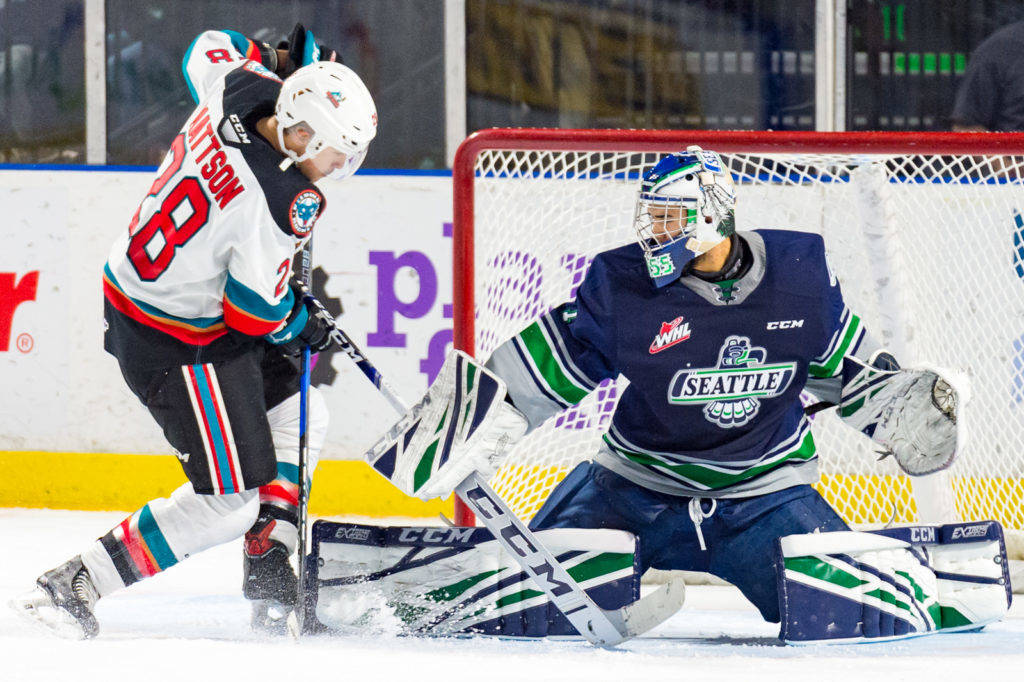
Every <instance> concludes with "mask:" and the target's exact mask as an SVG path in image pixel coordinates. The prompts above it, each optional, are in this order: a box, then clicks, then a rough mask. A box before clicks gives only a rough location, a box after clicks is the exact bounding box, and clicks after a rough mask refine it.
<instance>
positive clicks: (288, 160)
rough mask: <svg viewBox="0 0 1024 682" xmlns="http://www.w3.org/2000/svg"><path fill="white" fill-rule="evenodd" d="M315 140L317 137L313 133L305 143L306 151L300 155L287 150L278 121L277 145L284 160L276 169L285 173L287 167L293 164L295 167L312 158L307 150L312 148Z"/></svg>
mask: <svg viewBox="0 0 1024 682" xmlns="http://www.w3.org/2000/svg"><path fill="white" fill-rule="evenodd" d="M316 140H317V135H316V133H313V135H312V137H310V138H309V142H307V143H306V151H304V152H302V154H301V155H299V154H296V153H295V152H293V151H292V150H291V149H288V146H287V145H285V143H284V126H283V125H282V124H281V121H280V120H278V122H277V143H278V144H279V145H280V146H281V150H282V151H283V152H284V155H285V159H284V160H283V161H282V162H281V163H280V164H279V165H278V168H280V169H281V170H282V171H286V170H288V166H290V165H292V164H293V163H294V164H296V165H297V164H299V163H300V162H302V161H305V160H306V159H311V158H313V154H311V153H310V151H309V148H310V147H312V146H313V143H314V142H315V141H316Z"/></svg>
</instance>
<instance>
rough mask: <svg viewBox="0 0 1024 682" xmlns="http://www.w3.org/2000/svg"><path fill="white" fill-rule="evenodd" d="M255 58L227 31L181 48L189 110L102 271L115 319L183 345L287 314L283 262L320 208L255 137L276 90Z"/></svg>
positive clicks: (261, 330) (263, 327)
mask: <svg viewBox="0 0 1024 682" xmlns="http://www.w3.org/2000/svg"><path fill="white" fill-rule="evenodd" d="M252 58H255V60H254V59H252ZM258 59H259V50H258V49H257V48H256V46H255V44H254V43H252V41H249V40H248V39H246V38H245V37H244V36H242V35H241V34H238V33H235V32H233V31H207V32H205V33H203V34H202V35H200V36H199V37H198V38H197V39H196V40H195V41H194V42H193V43H192V45H191V46H190V47H189V50H188V52H187V53H186V56H185V62H184V65H183V71H184V74H185V79H186V82H187V84H188V86H189V90H190V91H191V92H192V94H193V96H194V97H195V98H196V99H197V101H198V106H197V107H196V109H195V111H194V112H193V113H192V115H191V116H190V117H189V119H188V121H187V122H186V123H185V125H184V127H183V128H182V130H181V132H180V133H179V134H178V135H177V136H176V137H175V138H174V140H173V142H172V143H171V148H170V151H169V152H168V154H167V157H166V158H165V159H164V162H163V163H162V164H161V165H160V167H159V168H158V169H157V173H156V179H155V181H154V182H153V184H152V186H151V187H150V189H149V192H148V193H147V195H146V197H145V198H144V199H143V201H142V203H141V205H140V206H139V208H138V210H137V211H136V213H135V215H134V216H133V217H132V219H131V222H130V224H129V226H128V229H127V230H125V231H123V232H122V234H121V235H120V237H119V238H118V239H117V241H116V242H115V244H114V246H113V248H112V249H111V252H110V256H109V259H108V261H107V264H106V267H105V268H104V291H105V295H106V297H107V299H108V300H109V301H110V302H111V303H112V304H113V305H114V307H115V308H117V310H118V311H120V312H121V313H123V314H125V315H127V316H128V317H130V318H132V319H133V320H135V321H137V322H141V323H142V324H145V325H147V326H149V327H153V328H155V329H158V330H160V331H161V332H164V333H166V334H169V335H170V336H172V337H174V338H176V339H178V340H179V341H182V342H184V343H187V344H192V345H207V344H209V343H211V342H213V341H214V340H216V339H217V338H219V337H221V336H223V335H224V334H226V333H227V331H228V328H231V329H233V330H235V331H239V332H242V333H243V334H247V335H251V336H262V335H265V334H269V333H271V332H273V331H275V330H277V329H278V328H280V327H281V325H282V323H283V321H284V320H285V319H286V318H287V316H288V314H289V313H290V311H291V309H292V307H293V304H294V296H293V294H292V292H291V290H290V288H289V287H288V279H289V276H290V274H291V260H292V257H293V255H294V253H295V251H296V250H297V249H298V248H299V247H300V246H301V244H302V243H303V241H304V240H305V239H306V238H308V236H309V234H310V232H311V230H312V228H313V225H314V223H315V222H316V220H317V218H318V217H319V215H320V214H321V213H322V211H323V208H324V205H325V202H324V199H323V195H322V194H321V193H320V191H319V190H318V189H317V188H316V187H315V186H314V185H313V184H311V183H310V182H309V181H308V180H307V179H306V177H305V176H304V175H302V173H301V172H300V171H299V170H298V169H297V168H295V167H294V166H290V167H289V168H288V169H287V170H285V171H282V170H280V168H279V164H280V162H281V161H283V160H284V158H285V157H284V156H283V155H281V154H280V153H279V152H277V151H276V150H275V149H274V148H273V147H272V146H271V144H270V143H269V142H268V141H267V140H265V139H264V138H263V137H262V136H261V135H260V134H259V133H258V132H257V130H256V124H257V122H258V121H259V120H260V119H262V118H266V117H268V116H271V115H272V114H273V112H274V103H275V102H276V99H277V94H278V92H279V91H280V87H281V80H280V79H279V78H278V77H277V76H276V75H274V74H273V73H272V72H271V71H269V70H268V69H267V68H265V67H264V66H263V65H262V64H261V63H260V62H259V61H258Z"/></svg>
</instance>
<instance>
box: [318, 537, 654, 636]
mask: <svg viewBox="0 0 1024 682" xmlns="http://www.w3.org/2000/svg"><path fill="white" fill-rule="evenodd" d="M537 537H538V539H539V540H540V541H541V542H543V543H544V545H545V546H547V547H548V548H549V549H550V550H551V551H552V552H553V553H554V554H555V555H556V556H557V557H558V558H559V561H560V562H561V563H562V565H563V566H564V567H565V568H566V569H567V570H568V572H569V574H570V575H571V576H572V577H573V578H575V579H576V580H577V581H578V582H579V583H580V584H581V586H582V587H583V588H584V589H585V590H586V591H587V592H588V594H590V595H591V597H592V598H593V599H594V600H595V601H597V602H598V603H600V604H601V605H602V606H603V607H604V608H618V607H621V606H625V605H626V604H630V603H632V602H634V601H636V600H637V599H639V597H640V593H639V587H640V576H639V573H638V570H637V565H636V538H635V537H634V536H633V535H631V534H629V533H626V532H625V531H619V530H608V529H553V530H546V531H538V532H537ZM313 552H314V557H315V561H314V562H313V565H314V566H316V569H315V570H316V574H315V576H314V579H313V580H312V581H311V589H312V590H313V594H312V595H311V596H312V597H313V599H314V600H315V604H316V608H315V613H316V616H317V619H318V620H319V621H320V622H321V624H323V625H324V626H326V627H328V628H329V629H331V630H336V631H342V632H362V633H363V634H366V633H367V632H378V633H387V634H426V635H452V634H470V633H472V634H490V635H502V636H505V637H548V636H566V637H579V634H578V633H577V632H576V630H575V628H573V626H572V625H570V624H569V622H568V621H567V620H566V619H565V617H564V616H563V615H562V614H561V612H559V611H558V609H556V608H555V607H554V605H553V604H551V602H550V601H549V599H548V597H547V595H546V594H544V593H543V592H541V591H540V590H538V589H537V588H536V585H535V584H534V583H533V581H532V579H531V578H530V576H529V575H527V574H526V573H525V572H523V571H522V570H521V568H520V567H519V565H518V564H516V563H515V561H514V560H513V559H512V558H511V557H510V556H509V554H508V552H505V551H504V550H503V549H502V547H501V545H500V544H498V543H497V542H496V541H495V540H494V539H493V536H492V535H491V534H490V532H489V531H488V530H487V529H485V528H438V527H387V528H386V527H380V526H367V525H359V524H348V523H331V522H327V521H317V522H316V523H315V524H314V526H313Z"/></svg>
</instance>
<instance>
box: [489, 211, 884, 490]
mask: <svg viewBox="0 0 1024 682" xmlns="http://www.w3.org/2000/svg"><path fill="white" fill-rule="evenodd" d="M739 236H740V239H742V240H743V241H744V242H745V244H746V245H747V247H748V248H749V251H750V253H751V265H750V267H749V269H748V270H747V271H746V273H745V274H744V275H743V276H742V277H740V278H739V279H734V280H725V281H722V282H717V283H711V282H706V281H704V280H701V279H698V278H697V277H694V276H686V277H682V278H680V280H679V281H678V282H676V283H674V284H672V285H670V286H668V287H665V288H662V289H656V288H655V287H654V285H653V283H652V281H651V278H650V276H649V275H648V274H647V269H646V266H645V263H644V259H643V254H642V252H641V249H640V246H639V245H638V244H629V245H627V246H623V247H620V248H617V249H614V250H611V251H606V252H603V253H600V254H598V255H597V256H596V257H595V258H594V261H593V263H592V264H591V266H590V269H589V270H588V272H587V275H586V277H585V279H584V281H583V283H582V285H581V286H580V288H579V291H578V293H577V296H576V298H575V300H573V301H570V302H568V303H565V304H563V305H561V306H559V307H557V308H555V309H554V310H552V311H551V312H549V313H547V314H545V315H543V316H542V317H541V318H540V319H538V320H537V321H536V322H534V323H533V324H531V325H530V326H529V327H527V328H526V329H524V330H523V331H522V332H520V333H519V334H517V335H516V336H515V337H513V338H512V339H511V340H509V341H508V342H506V343H504V344H503V345H502V346H500V347H499V348H498V349H497V350H496V351H495V352H494V354H493V355H492V356H491V358H490V360H489V361H488V366H489V367H491V368H492V369H493V370H494V371H495V372H496V373H497V374H498V375H499V376H501V377H502V378H503V379H505V380H506V381H507V383H508V386H509V395H510V397H511V398H512V400H513V402H514V403H515V405H516V407H517V408H519V409H520V410H522V411H523V412H524V413H525V414H526V416H527V418H528V419H529V420H530V425H531V427H535V426H537V425H539V424H540V423H541V422H542V421H544V420H545V419H547V418H548V417H550V416H551V415H553V414H555V413H557V412H559V411H561V410H563V409H565V408H567V407H569V406H571V405H574V404H576V403H578V402H579V401H580V400H582V399H583V397H584V396H586V395H587V394H588V393H590V392H591V391H593V390H594V389H595V388H596V387H597V385H598V384H599V383H600V382H601V381H603V380H605V379H614V378H616V377H618V376H620V375H621V376H623V377H625V378H626V379H628V380H629V385H628V387H627V388H626V389H625V391H623V393H622V395H621V397H620V399H619V402H618V405H617V407H616V409H615V413H614V415H613V416H612V420H611V425H610V428H609V430H608V432H607V434H606V435H605V436H604V443H603V445H602V447H601V450H600V452H598V453H597V454H596V457H595V459H596V461H597V462H598V463H600V464H602V465H603V466H606V467H608V468H610V469H612V470H613V471H615V472H616V473H619V474H620V475H622V476H625V477H626V478H628V479H630V480H631V481H633V482H634V483H637V484H639V485H643V486H645V487H648V488H652V489H654V490H659V491H661V492H666V493H671V494H679V495H699V496H704V497H716V496H717V497H729V496H746V495H755V494H763V493H768V492H772V491H775V490H780V489H783V488H787V487H790V486H793V485H799V484H803V483H813V482H815V481H816V480H817V478H818V473H817V463H816V455H815V444H814V439H813V437H812V435H811V430H810V421H809V420H808V418H807V417H806V416H805V415H804V412H803V406H802V404H801V401H800V392H801V390H802V389H803V388H804V387H805V386H807V387H808V389H809V390H812V391H814V392H815V393H816V394H817V395H818V396H819V397H821V398H822V399H827V400H831V401H833V402H838V396H839V390H840V376H841V371H842V368H843V362H842V360H843V357H844V356H847V355H856V356H858V357H861V358H862V359H866V358H867V357H868V355H869V354H870V353H871V352H872V351H873V350H875V349H876V346H875V343H874V342H873V341H872V340H870V338H869V337H867V335H866V333H865V330H864V327H863V325H862V324H861V321H860V318H858V317H857V315H855V314H853V313H852V312H851V311H850V310H849V309H848V308H847V307H846V305H845V304H844V302H843V297H842V294H841V292H840V287H839V283H838V282H837V281H836V279H835V277H834V276H833V275H832V273H831V271H830V270H829V267H828V265H827V263H826V260H825V248H824V243H823V241H822V239H821V237H820V236H818V235H814V234H808V233H802V232H791V231H783V230H765V231H754V232H743V233H740V235H739Z"/></svg>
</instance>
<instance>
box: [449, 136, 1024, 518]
mask: <svg viewBox="0 0 1024 682" xmlns="http://www.w3.org/2000/svg"><path fill="white" fill-rule="evenodd" d="M623 132H626V131H623ZM637 134H639V133H637ZM704 135H705V137H709V136H708V134H706V133H705V134H704ZM770 136H771V133H766V134H761V137H759V138H758V139H759V141H760V142H761V143H759V145H758V146H757V147H756V148H757V149H759V150H763V149H764V148H765V146H764V144H763V141H765V140H770V139H771V137H770ZM819 137H822V136H819ZM961 137H962V136H961ZM496 139H497V140H499V142H498V143H497V145H496V146H500V145H501V142H500V137H496ZM681 139H682V140H684V139H685V138H682V137H681ZM577 144H578V143H577V142H572V143H569V142H566V144H565V148H566V149H570V148H574V149H575V150H570V151H543V150H539V149H535V150H530V149H525V150H524V149H520V150H503V149H494V148H492V149H488V148H486V145H483V147H484V148H482V150H481V151H480V152H479V153H478V154H476V155H475V163H474V165H473V170H472V205H471V209H472V219H471V221H467V220H466V219H463V220H462V224H461V225H459V226H457V229H456V239H459V238H460V237H461V238H463V239H465V238H466V237H467V235H471V239H472V244H473V249H472V254H473V267H474V270H475V277H474V278H473V280H472V281H471V282H462V285H463V286H464V287H465V288H464V290H463V292H462V293H461V296H460V294H458V293H457V303H456V307H457V308H458V306H459V305H460V303H459V301H460V298H461V301H462V305H468V304H469V303H468V296H469V295H470V294H471V295H472V297H473V299H475V300H474V301H473V305H474V310H475V323H473V325H472V327H473V328H472V329H463V330H462V331H463V333H464V334H466V336H465V337H464V338H471V339H472V340H473V345H474V346H475V348H474V349H473V350H475V353H476V355H477V357H479V358H486V357H487V356H488V355H489V354H490V353H491V352H492V351H493V350H494V349H495V347H496V346H497V345H498V344H500V343H501V342H503V341H505V340H506V339H508V338H509V337H510V336H511V335H512V334H514V333H515V332H517V331H518V330H520V329H521V328H523V327H524V326H525V325H526V324H528V323H529V322H530V321H531V320H533V319H534V318H536V317H537V315H539V314H540V313H542V312H544V311H545V310H547V309H549V308H551V307H553V306H555V305H557V304H559V303H561V302H562V301H564V300H567V299H568V298H569V297H571V296H572V294H573V293H574V291H575V288H576V287H577V286H578V285H579V283H580V282H581V281H582V277H583V274H584V273H585V271H586V268H587V266H588V264H589V262H590V260H591V259H592V258H593V256H594V255H595V254H596V253H598V252H600V251H603V250H605V249H609V248H613V247H616V246H619V245H622V244H625V243H627V242H629V241H630V240H633V239H634V233H633V231H632V228H631V222H632V215H633V204H634V201H635V192H636V187H637V185H638V178H639V176H640V174H641V172H642V170H643V169H645V168H647V167H649V166H650V165H652V164H653V163H654V161H655V160H656V159H657V158H658V157H659V156H660V154H658V153H650V152H648V153H640V152H636V151H631V149H630V146H629V140H628V139H624V140H623V142H622V145H621V147H620V148H619V149H616V150H613V151H600V152H598V151H593V150H588V149H586V148H585V147H582V148H579V147H575V145H577ZM685 145H686V142H685V141H683V142H681V143H680V144H679V146H678V147H676V149H682V148H683V147H685ZM704 146H705V147H706V148H709V149H716V150H717V151H723V158H725V160H726V162H727V163H728V164H729V165H730V168H731V170H732V173H733V175H734V178H735V180H736V183H737V194H738V197H739V199H738V203H737V227H738V229H740V230H751V229H780V228H781V229H792V230H804V231H808V232H816V233H819V234H821V235H822V236H823V237H824V239H825V244H826V248H827V250H828V254H829V257H830V262H831V264H832V267H833V269H834V270H835V272H836V274H837V276H838V277H839V279H840V281H841V283H842V287H843V291H844V295H845V298H846V301H847V304H848V305H849V306H850V307H851V308H852V309H853V310H854V311H856V312H857V313H858V314H859V315H860V316H861V317H862V318H863V320H864V321H865V324H866V325H867V326H868V328H869V330H871V332H872V333H873V334H874V335H875V336H876V337H877V338H879V340H881V341H882V342H883V343H884V344H886V345H887V346H888V347H889V348H891V349H892V350H893V351H894V353H895V354H896V356H897V358H899V360H900V361H901V363H902V364H904V365H915V364H919V363H927V364H929V365H933V366H937V367H940V368H943V369H945V370H949V371H951V372H952V373H953V374H954V376H955V377H956V378H958V379H959V380H960V381H961V383H962V384H966V385H967V387H968V390H969V392H970V399H969V400H968V401H967V402H966V404H965V406H964V408H963V417H962V418H963V420H964V424H965V426H966V429H967V433H968V437H967V440H966V443H965V444H964V446H963V448H962V451H961V453H960V456H959V459H958V461H957V462H956V463H955V465H954V466H953V467H952V468H951V469H950V470H949V471H948V472H944V473H941V474H938V475H935V476H932V477H926V478H922V479H910V478H908V477H906V476H904V475H902V474H901V473H900V471H899V469H898V467H896V465H895V463H893V462H892V461H891V459H889V460H884V461H878V457H877V455H876V454H875V453H874V450H873V449H872V443H871V441H869V440H867V439H866V438H864V437H862V436H860V435H859V434H857V433H855V432H853V431H852V430H850V429H849V428H847V427H845V426H843V425H842V424H840V423H839V422H838V419H837V418H836V417H835V416H834V414H833V412H834V411H828V412H825V413H819V414H818V415H816V416H815V417H814V433H815V441H816V443H817V445H818V449H819V454H820V459H821V473H822V478H821V481H820V483H819V484H818V486H817V487H818V489H819V491H820V492H821V493H822V494H823V495H824V496H825V497H826V499H828V501H829V502H830V503H832V505H833V506H834V507H835V508H836V509H837V510H838V511H839V513H840V514H841V515H842V516H843V518H845V519H846V520H847V521H848V522H849V523H851V524H854V525H877V524H885V523H889V522H896V523H905V522H913V521H940V520H955V519H957V518H959V519H963V520H970V519H983V518H992V519H998V520H999V521H1001V522H1002V523H1003V524H1004V526H1005V527H1006V528H1007V529H1008V530H1011V531H1020V530H1021V529H1024V219H1022V214H1021V211H1022V210H1024V183H1022V180H1021V178H1022V176H1024V165H1022V159H1020V158H1016V157H995V156H986V155H981V154H959V155H951V154H942V155H932V154H928V153H925V152H926V150H924V149H921V148H920V147H919V146H918V148H917V149H916V151H915V152H914V153H912V154H894V153H886V154H849V153H800V152H799V148H798V147H794V146H791V145H790V146H787V147H786V148H785V150H784V151H781V150H780V152H779V153H776V152H774V151H772V152H764V151H759V152H758V153H744V152H741V151H735V148H736V144H735V143H732V145H731V149H733V151H730V150H728V149H723V148H722V146H720V145H716V144H715V143H714V141H713V140H708V141H706V142H704ZM820 147H821V145H820V144H819V145H818V146H817V148H819V149H820ZM648 148H649V147H648ZM634 149H635V147H634ZM467 168H468V165H467ZM463 179H464V180H465V178H463ZM455 182H456V184H458V183H459V182H460V176H459V170H458V169H457V170H456V178H455ZM458 196H462V197H463V199H462V200H465V197H466V192H462V194H461V195H459V193H458V192H457V197H458ZM458 201H459V199H458V198H457V206H456V211H457V213H458V212H459V210H460V208H459V205H458ZM463 208H465V207H463ZM464 215H468V212H466V213H465V214H464ZM467 222H470V224H468V225H467V224H466V223H467ZM459 248H460V245H459V244H456V249H457V250H458V249H459ZM457 252H458V251H457ZM456 286H457V289H458V287H459V283H457V285H456ZM624 314H628V312H627V311H624ZM619 392H620V387H618V386H616V385H615V384H614V383H608V384H606V385H602V386H601V388H600V389H599V390H598V391H597V392H596V393H594V394H592V395H591V396H590V397H588V398H587V399H586V400H585V401H584V402H583V403H581V404H580V405H579V406H578V407H577V408H575V409H573V410H570V411H568V412H566V413H564V414H563V415H561V416H559V417H557V418H554V419H551V420H549V422H548V423H547V424H545V425H544V426H543V427H541V428H540V429H538V430H537V431H535V432H534V433H532V434H531V435H530V436H529V437H527V438H526V439H525V440H524V441H523V442H522V443H521V444H520V445H519V446H518V447H517V448H516V450H515V452H514V453H513V455H512V456H511V457H510V459H509V461H508V464H507V465H506V466H505V467H504V468H503V469H502V470H501V471H500V472H499V473H498V475H497V476H496V478H495V479H494V480H493V481H492V483H493V484H494V487H495V489H496V490H497V492H498V493H499V494H501V495H502V497H503V498H504V499H506V500H507V501H508V502H509V504H510V505H511V506H512V508H513V509H514V510H515V511H516V512H517V513H518V514H520V515H521V516H522V517H525V518H530V517H532V516H533V514H534V513H536V511H537V510H538V509H539V507H540V505H541V504H542V503H543V501H544V500H545V499H546V497H547V495H548V494H549V493H550V492H551V490H552V488H553V487H554V485H555V484H556V483H557V482H558V481H559V480H561V478H562V477H563V476H565V474H566V473H567V472H568V471H569V470H570V469H571V468H572V466H574V465H575V464H576V463H577V462H579V461H581V460H583V459H586V458H588V457H590V456H591V455H592V454H593V453H594V451H595V450H596V447H597V444H598V441H599V438H600V436H601V434H602V433H603V430H604V429H605V428H607V425H608V420H609V417H610V415H611V412H612V410H613V408H614V402H615V399H616V396H617V395H618V393H619Z"/></svg>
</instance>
